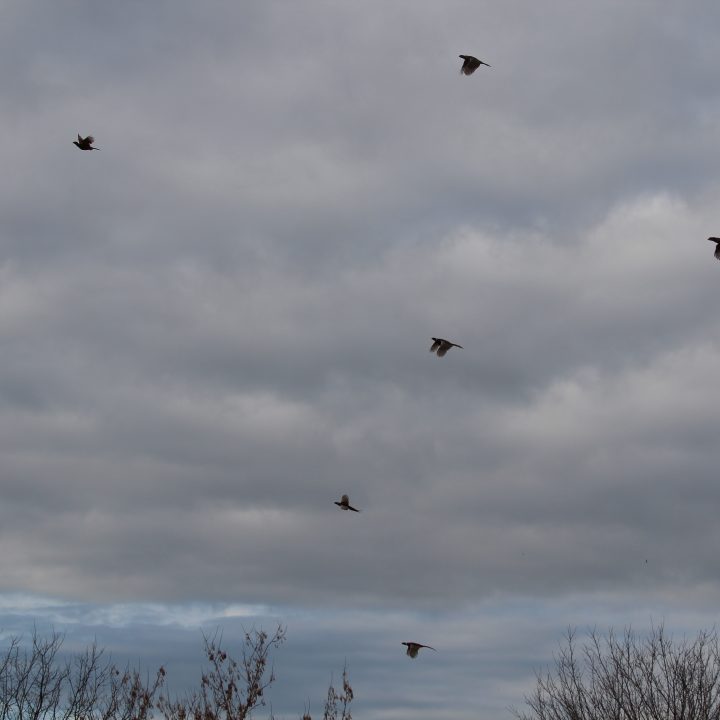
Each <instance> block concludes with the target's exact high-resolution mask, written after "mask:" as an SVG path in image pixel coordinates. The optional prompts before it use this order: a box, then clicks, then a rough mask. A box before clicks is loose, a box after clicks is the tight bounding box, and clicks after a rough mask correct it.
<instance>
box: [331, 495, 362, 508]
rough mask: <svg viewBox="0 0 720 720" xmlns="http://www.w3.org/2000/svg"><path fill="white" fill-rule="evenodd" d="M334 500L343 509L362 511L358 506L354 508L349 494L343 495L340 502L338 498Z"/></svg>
mask: <svg viewBox="0 0 720 720" xmlns="http://www.w3.org/2000/svg"><path fill="white" fill-rule="evenodd" d="M334 502H335V504H336V505H337V506H338V507H339V508H340V509H341V510H352V511H353V512H360V511H359V510H358V509H357V508H354V507H353V506H352V505H351V504H350V498H349V497H348V496H347V495H343V496H342V497H341V498H340V502H338V501H337V500H335V501H334Z"/></svg>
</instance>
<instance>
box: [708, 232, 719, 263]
mask: <svg viewBox="0 0 720 720" xmlns="http://www.w3.org/2000/svg"><path fill="white" fill-rule="evenodd" d="M708 240H710V242H714V243H715V258H716V259H717V260H720V238H716V237H709V238H708Z"/></svg>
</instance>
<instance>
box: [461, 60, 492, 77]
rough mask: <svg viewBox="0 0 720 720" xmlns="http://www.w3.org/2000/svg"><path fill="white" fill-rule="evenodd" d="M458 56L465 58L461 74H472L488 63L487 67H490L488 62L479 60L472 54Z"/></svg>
mask: <svg viewBox="0 0 720 720" xmlns="http://www.w3.org/2000/svg"><path fill="white" fill-rule="evenodd" d="M458 57H461V58H462V59H463V64H462V67H461V68H460V74H461V75H472V74H473V73H474V72H475V71H476V70H477V69H478V68H479V67H480V66H481V65H487V67H490V65H488V63H486V62H483V61H482V60H478V59H477V58H476V57H473V56H472V55H458Z"/></svg>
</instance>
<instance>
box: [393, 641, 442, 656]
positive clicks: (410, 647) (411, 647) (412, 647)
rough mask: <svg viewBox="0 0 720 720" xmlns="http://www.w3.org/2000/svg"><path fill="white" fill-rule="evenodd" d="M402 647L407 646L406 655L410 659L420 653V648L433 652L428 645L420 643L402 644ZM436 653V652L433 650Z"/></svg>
mask: <svg viewBox="0 0 720 720" xmlns="http://www.w3.org/2000/svg"><path fill="white" fill-rule="evenodd" d="M402 644H403V645H407V650H406V652H407V655H408V657H411V658H416V657H417V656H418V653H419V652H420V648H428V649H429V650H435V648H434V647H430V645H422V644H420V643H416V642H404V643H402ZM435 652H437V650H435Z"/></svg>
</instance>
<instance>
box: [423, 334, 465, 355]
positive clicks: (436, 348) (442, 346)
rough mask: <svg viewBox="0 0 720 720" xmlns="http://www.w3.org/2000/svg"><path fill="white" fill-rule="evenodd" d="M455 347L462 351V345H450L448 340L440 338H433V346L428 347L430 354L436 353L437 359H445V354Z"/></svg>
mask: <svg viewBox="0 0 720 720" xmlns="http://www.w3.org/2000/svg"><path fill="white" fill-rule="evenodd" d="M451 347H456V348H460V349H461V350H462V349H463V346H462V345H458V344H457V343H452V342H450V341H449V340H443V339H442V338H436V337H434V338H433V344H432V345H431V346H430V352H432V353H434V352H436V353H437V356H438V357H445V353H446V352H447V351H448V350H449V349H450V348H451Z"/></svg>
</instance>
